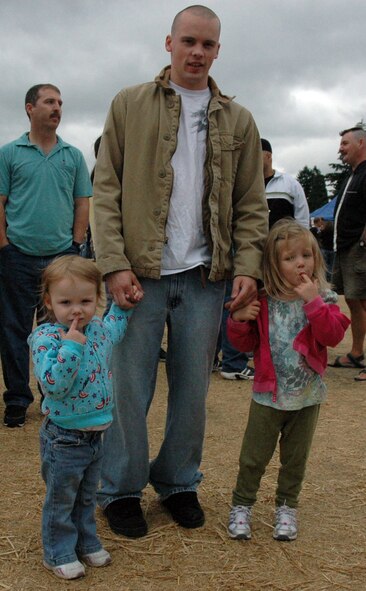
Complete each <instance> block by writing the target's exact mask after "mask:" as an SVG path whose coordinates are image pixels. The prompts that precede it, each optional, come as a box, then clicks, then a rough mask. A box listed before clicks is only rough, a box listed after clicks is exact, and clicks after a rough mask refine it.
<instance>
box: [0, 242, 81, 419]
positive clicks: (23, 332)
mask: <svg viewBox="0 0 366 591" xmlns="http://www.w3.org/2000/svg"><path fill="white" fill-rule="evenodd" d="M76 251H77V249H76V248H75V247H73V246H71V247H70V248H69V249H67V250H66V251H65V252H61V253H58V254H55V255H52V256H46V257H35V256H30V255H27V254H23V253H22V252H20V251H19V250H18V249H17V248H16V247H15V246H14V245H13V244H9V245H7V246H5V247H4V248H2V249H1V250H0V353H1V363H2V369H3V376H4V383H5V388H6V391H5V392H4V402H5V404H6V405H10V404H16V405H19V406H24V407H25V408H27V407H28V406H29V405H30V404H31V403H32V402H33V400H34V398H33V394H32V391H31V389H30V387H29V349H28V344H27V338H28V336H29V334H30V333H31V332H32V328H33V321H34V314H35V311H36V310H37V308H38V309H39V308H40V300H39V290H40V280H41V275H42V271H43V269H44V268H45V267H46V266H47V265H48V264H49V263H50V262H51V261H52V260H53V259H54V258H55V257H56V256H58V255H62V254H77V252H76Z"/></svg>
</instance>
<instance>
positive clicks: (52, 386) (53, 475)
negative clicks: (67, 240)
mask: <svg viewBox="0 0 366 591" xmlns="http://www.w3.org/2000/svg"><path fill="white" fill-rule="evenodd" d="M101 289H102V278H101V274H100V272H99V271H98V269H97V267H96V266H95V264H94V263H93V262H92V261H91V260H88V259H84V258H81V257H79V256H62V257H60V258H57V259H55V260H54V261H53V262H52V263H51V264H50V265H49V266H48V267H46V269H45V270H44V272H43V283H42V301H43V303H44V306H45V310H46V319H47V320H48V322H46V323H45V324H42V325H40V326H38V327H37V328H36V329H35V330H34V332H33V333H32V334H31V335H30V337H29V339H28V343H29V346H30V349H31V352H32V358H33V362H34V373H35V376H36V378H37V380H38V382H39V384H40V387H41V389H42V393H43V395H44V400H43V403H42V411H43V413H44V414H45V415H46V417H45V420H44V422H43V425H42V427H41V431H40V440H41V461H42V477H43V479H44V481H45V483H46V488H47V490H46V498H45V502H44V506H43V513H42V541H43V548H44V562H43V564H44V566H45V567H46V568H47V569H48V570H50V571H52V572H53V573H54V574H55V575H57V576H58V577H60V578H63V579H76V578H78V577H82V576H84V575H85V568H84V564H87V565H90V566H105V565H107V564H109V563H110V561H111V557H110V555H109V553H108V552H107V551H106V550H104V549H103V548H102V545H101V543H100V540H99V538H98V536H97V532H96V523H95V507H96V490H97V485H98V481H99V477H100V467H101V461H102V433H103V431H104V430H105V429H107V427H108V426H109V425H110V423H111V421H112V407H113V402H112V381H111V373H110V371H109V358H110V355H111V352H112V346H113V345H114V344H115V343H117V342H119V341H121V340H122V338H123V336H124V334H125V332H126V328H127V322H128V317H129V316H130V315H131V310H130V311H128V312H126V311H123V310H121V309H120V308H118V306H116V305H112V307H111V310H110V312H109V314H108V316H107V317H106V318H105V319H104V320H103V321H101V320H100V319H99V318H98V317H96V316H95V311H96V307H97V304H98V301H99V299H100V297H101ZM137 297H138V294H137ZM83 563H84V564H83Z"/></svg>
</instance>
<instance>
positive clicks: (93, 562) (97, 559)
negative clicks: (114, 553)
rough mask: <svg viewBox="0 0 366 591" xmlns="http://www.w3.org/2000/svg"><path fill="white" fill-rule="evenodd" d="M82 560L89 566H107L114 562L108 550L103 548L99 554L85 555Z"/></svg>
mask: <svg viewBox="0 0 366 591" xmlns="http://www.w3.org/2000/svg"><path fill="white" fill-rule="evenodd" d="M81 560H82V561H83V562H84V563H85V564H87V565H88V566H96V567H99V566H107V564H110V563H111V562H112V558H111V555H110V554H109V552H107V550H104V548H102V549H101V550H98V552H92V553H91V554H83V555H82V557H81Z"/></svg>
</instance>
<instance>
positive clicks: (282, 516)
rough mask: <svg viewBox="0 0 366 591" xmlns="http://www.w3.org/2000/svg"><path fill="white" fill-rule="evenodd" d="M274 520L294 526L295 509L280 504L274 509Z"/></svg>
mask: <svg viewBox="0 0 366 591" xmlns="http://www.w3.org/2000/svg"><path fill="white" fill-rule="evenodd" d="M276 520H277V521H279V522H280V523H281V524H283V525H290V526H293V527H296V509H292V508H291V507H288V506H287V505H282V506H281V507H277V509H276Z"/></svg>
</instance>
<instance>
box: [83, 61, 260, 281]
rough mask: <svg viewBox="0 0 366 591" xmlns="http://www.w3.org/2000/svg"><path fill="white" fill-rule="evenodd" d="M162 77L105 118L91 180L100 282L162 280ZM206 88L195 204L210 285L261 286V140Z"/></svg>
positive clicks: (171, 131)
mask: <svg viewBox="0 0 366 591" xmlns="http://www.w3.org/2000/svg"><path fill="white" fill-rule="evenodd" d="M169 73H170V67H167V68H165V69H164V70H162V72H161V73H160V74H159V76H157V78H156V79H155V81H154V82H148V83H146V84H141V85H139V86H134V87H131V88H126V89H124V90H121V92H119V93H118V94H117V96H116V97H115V98H114V100H113V102H112V105H111V108H110V111H109V114H108V116H107V120H106V124H105V128H104V132H103V137H102V141H101V145H100V149H99V153H98V159H97V164H96V169H95V177H94V207H95V225H96V252H97V260H98V265H99V267H100V269H101V271H102V272H103V274H104V275H105V274H107V273H111V272H114V271H122V270H126V269H132V270H133V271H134V273H135V274H136V275H137V276H138V277H150V278H154V279H159V278H160V267H161V256H162V250H163V247H164V243H165V240H166V235H165V226H166V221H167V217H168V211H169V201H170V196H171V192H172V187H173V169H172V166H171V159H172V156H173V154H174V151H175V149H176V143H177V130H178V126H179V114H180V97H179V96H178V95H176V94H175V92H174V90H172V89H171V88H170V87H169V84H168V81H169ZM209 86H210V89H211V93H212V97H211V100H210V103H209V107H208V132H207V157H206V164H205V178H206V181H205V193H204V197H203V200H202V208H203V225H204V231H205V234H206V238H207V242H208V244H209V247H210V250H211V252H212V263H211V270H210V275H209V279H210V280H211V281H217V280H221V279H223V278H225V277H231V276H232V275H234V276H236V275H247V276H250V277H254V278H261V262H262V246H263V241H264V238H265V237H266V235H267V231H268V208H267V202H266V198H265V193H264V183H263V167H262V150H261V144H260V139H259V134H258V131H257V128H256V125H255V122H254V120H253V117H252V115H251V114H250V113H249V112H248V111H247V110H246V109H245V108H244V107H241V106H240V105H238V104H237V103H235V102H234V101H233V100H232V99H231V98H229V97H226V96H224V95H222V94H221V93H220V91H219V89H218V88H217V86H216V84H215V82H214V81H213V80H212V78H209ZM233 250H234V251H235V255H234V258H233V256H232V251H233Z"/></svg>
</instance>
